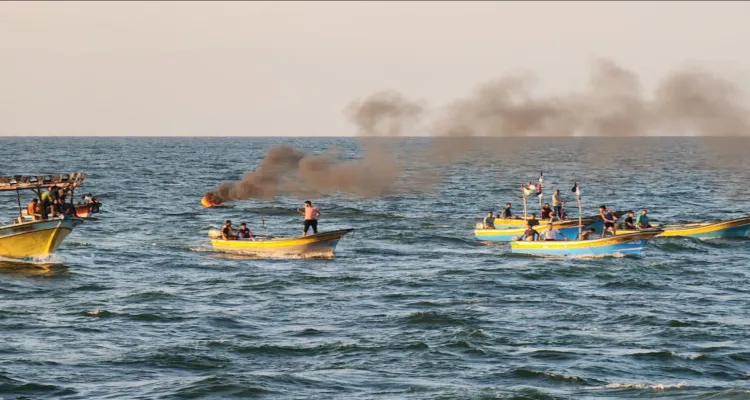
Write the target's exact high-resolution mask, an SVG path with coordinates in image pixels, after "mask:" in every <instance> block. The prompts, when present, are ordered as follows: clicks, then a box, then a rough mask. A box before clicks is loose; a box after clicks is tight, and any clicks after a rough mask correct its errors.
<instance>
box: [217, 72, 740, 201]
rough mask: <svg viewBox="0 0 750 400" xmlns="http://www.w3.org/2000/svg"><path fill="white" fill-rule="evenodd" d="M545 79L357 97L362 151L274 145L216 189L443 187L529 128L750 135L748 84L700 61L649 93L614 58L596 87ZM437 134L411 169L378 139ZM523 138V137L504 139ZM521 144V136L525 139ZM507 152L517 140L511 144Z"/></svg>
mask: <svg viewBox="0 0 750 400" xmlns="http://www.w3.org/2000/svg"><path fill="white" fill-rule="evenodd" d="M536 85H537V80H536V78H535V77H534V76H532V75H530V74H510V75H506V76H502V77H500V78H498V79H496V80H493V81H490V82H487V83H485V84H483V85H480V86H479V87H478V88H477V89H476V90H475V91H474V92H473V93H472V94H471V95H470V96H468V97H466V98H462V99H458V100H456V101H454V102H453V103H450V104H448V105H446V106H443V107H441V108H438V109H430V108H429V107H428V105H427V103H426V102H425V101H421V100H414V99H410V98H408V97H407V96H405V95H403V94H400V93H398V92H395V91H382V92H378V93H375V94H373V95H371V96H369V97H366V98H364V99H358V100H355V101H353V102H352V103H351V104H350V105H349V106H348V107H346V109H345V114H346V116H347V117H348V119H349V120H350V121H351V122H352V123H353V124H354V125H355V126H356V128H357V133H358V135H359V136H361V143H362V154H361V158H360V159H358V160H354V161H348V160H341V159H340V158H339V157H338V156H337V155H335V154H333V153H328V154H318V155H313V154H307V153H304V152H301V151H298V150H295V149H292V148H291V147H287V146H277V147H272V148H270V149H269V150H268V153H267V154H266V156H265V158H264V159H263V160H262V161H261V163H260V165H259V166H258V168H257V169H256V170H254V171H251V172H248V173H246V174H245V175H244V176H243V177H242V179H240V180H239V181H236V182H225V183H223V184H221V185H220V186H219V187H218V188H217V189H216V190H214V191H212V192H209V193H207V196H209V197H211V198H213V199H216V200H218V201H220V202H227V201H234V200H244V199H250V198H254V199H261V200H268V199H272V198H274V197H276V196H278V195H299V196H306V197H307V196H316V195H323V194H326V193H334V192H342V193H347V194H351V195H355V196H360V197H375V196H381V195H384V194H389V193H395V192H400V191H404V190H435V189H436V188H437V186H438V185H439V183H440V182H441V175H440V170H441V168H442V167H445V166H448V165H450V164H452V163H455V162H457V161H459V160H461V159H464V158H466V157H467V156H468V155H470V154H472V151H473V150H475V149H476V140H474V138H478V137H527V136H554V137H560V136H604V137H623V136H644V135H657V136H747V135H748V134H749V133H750V129H748V128H749V126H750V122H749V120H748V115H750V113H749V111H750V109H749V108H748V104H747V102H746V98H745V92H744V91H743V90H742V89H741V88H740V87H738V86H737V85H735V84H733V83H732V82H730V81H728V80H726V79H724V78H721V77H719V76H716V75H714V74H711V73H710V72H708V71H703V70H700V69H683V70H678V71H675V72H673V73H670V74H668V75H667V76H666V77H665V78H664V79H662V80H661V81H660V82H659V83H658V84H657V85H656V88H655V89H654V91H653V93H652V94H651V96H647V95H646V93H645V90H644V88H643V87H642V85H641V82H640V80H639V78H638V76H637V75H636V74H635V73H633V72H632V71H629V70H627V69H625V68H623V67H621V66H619V65H617V64H616V63H614V62H613V61H610V60H600V61H597V62H596V63H595V64H594V66H593V70H592V73H591V76H590V79H589V82H588V86H587V87H586V88H585V89H583V90H581V91H579V92H571V93H563V94H559V95H556V96H547V97H544V96H535V95H534V88H535V87H536ZM423 135H428V136H431V137H433V139H432V140H431V141H430V142H429V143H428V144H427V145H426V146H424V147H422V148H417V149H412V150H407V149H398V150H399V151H400V153H401V154H402V156H403V157H408V158H409V159H410V161H416V162H418V164H419V165H421V167H420V168H421V169H420V170H419V171H417V172H418V173H416V174H412V175H411V176H409V177H405V176H404V174H402V165H403V164H402V163H401V162H400V161H399V159H398V157H397V156H396V151H395V149H389V148H388V145H387V144H385V143H383V142H378V141H376V140H373V139H370V138H371V137H399V136H423ZM505 142H515V141H505ZM516 143H517V142H516ZM502 150H503V151H504V152H505V153H506V154H507V153H508V152H510V151H512V150H513V149H512V148H509V147H507V146H506V147H505V148H503V149H502Z"/></svg>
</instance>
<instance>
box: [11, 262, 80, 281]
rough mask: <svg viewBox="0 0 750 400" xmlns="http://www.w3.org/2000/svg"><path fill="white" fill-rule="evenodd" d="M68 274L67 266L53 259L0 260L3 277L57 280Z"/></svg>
mask: <svg viewBox="0 0 750 400" xmlns="http://www.w3.org/2000/svg"><path fill="white" fill-rule="evenodd" d="M68 273H69V268H68V266H67V265H65V264H63V263H62V262H59V261H56V260H54V259H50V260H33V261H21V260H10V259H7V258H0V276H3V277H10V278H12V277H25V276H35V277H43V278H58V277H61V276H66V275H68Z"/></svg>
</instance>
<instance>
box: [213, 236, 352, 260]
mask: <svg viewBox="0 0 750 400" xmlns="http://www.w3.org/2000/svg"><path fill="white" fill-rule="evenodd" d="M351 231H352V230H351V229H344V230H339V231H333V232H321V233H318V234H315V235H309V236H304V237H295V238H271V239H256V240H253V239H237V240H223V239H213V240H211V244H212V245H213V248H214V249H216V250H221V251H226V252H232V253H241V254H251V255H257V256H262V257H289V256H292V257H305V258H307V257H313V258H331V257H333V256H334V253H335V251H336V245H338V243H339V241H340V240H341V238H343V237H344V235H346V234H347V233H349V232H351Z"/></svg>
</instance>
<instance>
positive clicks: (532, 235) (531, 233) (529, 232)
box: [518, 222, 539, 242]
mask: <svg viewBox="0 0 750 400" xmlns="http://www.w3.org/2000/svg"><path fill="white" fill-rule="evenodd" d="M518 240H526V241H529V242H534V241H537V240H539V232H537V231H536V230H534V226H533V225H531V224H530V223H528V222H527V223H526V230H525V231H524V232H523V236H521V237H520V238H518Z"/></svg>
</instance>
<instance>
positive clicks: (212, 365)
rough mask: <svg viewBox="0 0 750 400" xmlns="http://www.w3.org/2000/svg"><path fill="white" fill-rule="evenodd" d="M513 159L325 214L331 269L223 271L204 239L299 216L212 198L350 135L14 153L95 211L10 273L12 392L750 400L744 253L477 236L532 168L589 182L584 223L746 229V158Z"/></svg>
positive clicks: (664, 145) (9, 157)
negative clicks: (632, 252) (535, 247)
mask: <svg viewBox="0 0 750 400" xmlns="http://www.w3.org/2000/svg"><path fill="white" fill-rule="evenodd" d="M510 142H512V141H511V140H506V141H504V142H503V141H493V140H487V141H485V142H483V143H482V147H483V149H484V153H483V154H484V156H483V158H482V159H481V160H480V161H478V162H473V163H469V162H461V163H458V164H455V165H453V166H451V167H449V168H447V169H446V171H445V174H446V175H445V182H444V184H443V185H442V187H441V189H440V192H439V193H435V194H424V193H414V194H400V195H397V196H387V197H382V198H377V199H370V200H363V199H356V198H351V197H347V196H344V195H331V196H326V197H323V198H320V199H315V200H314V201H315V203H316V204H317V205H318V206H319V207H320V208H321V211H322V213H323V216H322V217H321V221H320V227H321V229H323V230H333V229H340V228H348V227H351V228H355V231H354V232H353V233H352V234H350V235H347V236H346V237H345V238H344V239H343V240H342V241H341V243H340V244H339V247H338V251H337V254H338V257H337V258H336V259H335V260H312V261H303V260H257V259H254V260H248V259H243V258H238V257H226V256H222V255H221V254H217V253H215V252H212V251H211V250H210V247H209V246H208V245H209V242H208V238H207V236H206V234H207V231H208V229H210V228H217V227H219V226H220V224H221V223H222V221H223V220H225V219H228V218H229V219H232V220H233V221H235V223H238V222H242V221H245V222H248V223H249V224H250V227H251V229H253V231H254V232H256V233H264V232H265V229H264V228H263V226H262V224H261V217H263V220H264V221H265V223H266V224H267V227H268V231H269V233H271V234H276V235H292V234H298V233H299V232H300V230H301V221H300V216H299V215H298V214H296V213H295V211H294V209H295V208H297V207H300V206H301V205H300V203H301V200H304V199H295V198H279V199H276V200H275V201H268V202H259V201H253V200H249V201H241V202H236V203H230V204H228V205H226V206H224V207H220V208H215V209H203V208H201V206H200V204H199V199H200V197H201V195H202V194H203V193H204V192H205V191H207V190H210V189H213V188H215V186H216V185H217V184H218V183H220V182H222V181H223V180H229V179H237V178H239V177H240V176H241V174H242V173H243V172H244V171H246V170H250V169H253V168H254V167H255V166H256V165H257V163H258V161H259V160H260V157H262V155H263V153H264V151H265V149H266V148H267V147H268V146H270V145H272V144H281V143H285V144H292V145H294V146H297V147H300V148H302V149H305V150H310V151H322V150H323V149H325V148H327V147H329V146H336V147H338V148H341V149H343V150H344V153H345V155H347V156H353V155H354V154H355V152H356V142H355V141H354V140H351V139H249V138H236V139H230V138H198V139H185V138H172V139H166V138H154V139H134V138H111V139H104V138H80V139H72V138H61V139H50V138H25V139H15V138H4V139H0V156H1V157H0V174H3V175H5V174H22V173H38V172H55V171H59V170H61V169H64V170H65V172H71V171H77V170H82V171H85V172H87V173H88V174H89V178H88V179H87V181H86V186H85V187H86V189H85V191H87V192H88V191H90V192H93V193H94V194H95V195H96V196H97V197H98V198H99V199H100V200H101V201H102V202H103V203H104V206H103V208H102V212H101V213H100V214H98V215H97V218H96V219H95V220H91V221H87V222H85V223H84V224H83V225H82V226H81V227H79V228H78V229H77V230H76V231H75V232H73V234H71V235H70V237H69V238H68V239H67V240H66V241H65V243H64V244H63V246H62V247H61V249H60V251H59V253H58V254H56V255H55V256H53V257H52V258H51V259H50V260H49V261H50V263H48V264H47V265H34V266H32V265H28V264H23V263H16V262H10V261H0V266H2V268H0V331H1V332H2V334H3V340H2V341H0V398H15V397H16V396H20V397H21V398H34V399H37V398H50V399H52V398H54V399H58V398H64V399H90V398H128V399H157V398H159V399H161V398H164V399H178V398H300V399H302V398H325V399H329V398H340V399H350V398H353V397H357V398H363V399H375V398H383V399H386V398H387V399H390V398H413V399H426V398H430V399H454V398H476V399H489V398H518V399H547V398H573V399H578V398H634V397H642V398H661V397H665V398H722V399H724V398H737V399H739V398H747V397H748V396H750V391H749V390H748V388H749V387H750V340H748V332H749V331H750V330H749V328H750V327H749V326H748V325H750V319H748V317H749V316H750V311H749V310H750V307H748V300H750V286H748V282H749V281H750V273H749V272H748V265H750V241H748V240H714V241H698V240H692V239H686V238H665V239H658V240H656V241H653V242H651V243H649V244H648V246H647V247H646V249H645V250H644V254H643V256H642V257H640V258H605V259H572V260H560V259H557V260H552V259H543V258H531V257H524V256H515V255H509V254H508V247H507V245H503V244H490V245H487V244H481V243H477V242H475V240H474V239H473V235H472V231H471V229H472V227H473V225H474V223H476V222H477V221H478V220H479V219H480V218H481V217H482V216H483V215H484V214H485V213H486V212H487V211H488V210H490V209H494V210H497V209H498V208H499V207H501V205H502V204H504V203H505V202H506V201H511V202H513V203H514V208H515V209H517V210H520V203H519V200H520V198H519V197H520V196H519V195H520V184H521V183H522V182H524V181H526V182H528V181H531V180H536V178H537V177H538V175H539V170H542V169H543V170H544V171H545V178H546V183H547V186H546V189H545V190H546V193H547V194H548V195H549V194H551V189H553V188H554V187H560V188H561V190H562V191H563V195H564V196H565V197H567V198H568V199H569V200H570V199H571V196H570V195H571V193H570V187H571V186H572V183H573V181H574V180H577V181H579V182H580V183H581V186H582V190H583V199H584V204H585V208H586V210H585V213H586V214H591V213H594V212H595V208H596V207H597V206H598V205H599V204H600V203H606V204H607V205H608V206H611V207H614V208H617V209H626V208H627V209H629V208H635V209H637V208H641V207H647V208H648V209H649V211H650V214H651V216H652V220H655V221H658V222H671V221H696V220H709V219H721V218H731V217H735V216H738V215H740V214H747V211H746V208H747V205H748V201H747V198H748V197H747V196H748V187H747V184H746V183H747V181H748V176H747V175H748V174H747V171H748V169H747V161H746V160H745V158H746V157H745V156H744V152H743V151H742V150H741V149H742V148H744V149H747V148H748V146H747V145H748V144H750V141H747V140H744V141H743V140H741V139H733V140H732V141H729V140H726V141H725V142H722V141H721V140H719V139H716V140H712V141H701V140H698V139H664V138H652V139H644V138H640V139H618V140H604V139H583V138H577V139H557V138H556V139H541V138H539V139H532V140H526V141H516V142H513V143H510ZM420 143H421V142H420V141H419V140H410V144H412V145H420ZM743 146H744V147H743ZM504 148H506V149H512V151H507V152H504V151H502V149H504ZM407 169H408V165H407ZM2 196H3V198H2V199H1V201H2V202H1V203H0V219H2V221H9V220H11V219H12V218H13V217H14V216H15V215H16V214H15V213H16V212H17V211H16V209H15V208H14V207H15V195H14V194H12V193H5V194H3V195H2ZM29 198H30V197H28V194H27V197H26V201H28V199H29ZM546 198H547V201H549V196H547V197H546ZM24 205H25V202H24ZM531 208H532V209H533V210H536V209H537V208H538V205H533V206H531ZM570 214H572V215H574V216H575V215H577V210H570ZM23 396H25V397H23Z"/></svg>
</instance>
